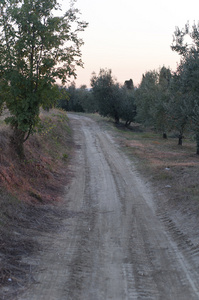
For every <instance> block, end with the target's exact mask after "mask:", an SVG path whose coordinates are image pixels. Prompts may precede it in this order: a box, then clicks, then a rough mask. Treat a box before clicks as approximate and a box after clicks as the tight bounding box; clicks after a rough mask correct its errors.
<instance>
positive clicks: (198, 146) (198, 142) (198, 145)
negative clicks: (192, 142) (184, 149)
mask: <svg viewBox="0 0 199 300" xmlns="http://www.w3.org/2000/svg"><path fill="white" fill-rule="evenodd" d="M196 154H198V155H199V133H197V134H196Z"/></svg>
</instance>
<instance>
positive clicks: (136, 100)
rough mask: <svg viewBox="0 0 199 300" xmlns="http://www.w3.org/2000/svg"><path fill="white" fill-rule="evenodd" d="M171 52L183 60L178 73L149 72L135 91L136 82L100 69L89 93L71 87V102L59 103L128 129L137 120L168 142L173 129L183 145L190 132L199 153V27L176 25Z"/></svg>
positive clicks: (164, 70) (83, 88)
mask: <svg viewBox="0 0 199 300" xmlns="http://www.w3.org/2000/svg"><path fill="white" fill-rule="evenodd" d="M188 38H189V40H188ZM171 49H172V50H173V51H176V52H177V53H178V54H179V55H180V57H181V59H180V63H179V64H178V66H177V69H176V71H175V72H172V71H171V70H170V68H166V67H165V66H163V67H161V68H160V69H159V70H152V71H147V72H146V73H145V74H143V76H142V80H141V83H140V84H139V85H138V86H137V87H135V86H134V84H133V80H132V79H130V80H126V81H125V82H124V84H122V85H121V84H119V83H118V82H117V80H116V79H115V78H114V76H113V75H112V71H111V70H107V69H101V70H100V72H99V74H96V73H93V74H92V77H91V87H92V88H91V89H90V90H87V89H86V87H85V86H82V87H81V88H80V89H76V88H75V85H74V84H73V85H71V86H70V87H69V88H68V89H67V91H68V94H69V95H70V97H71V100H70V101H69V102H67V103H66V102H65V104H64V105H65V107H64V106H63V103H64V102H63V103H62V104H61V102H59V105H61V106H62V107H63V108H65V109H66V110H74V111H82V112H99V114H100V115H102V116H108V117H112V118H113V119H114V120H115V122H116V123H118V122H119V121H120V120H123V121H124V122H125V125H126V126H129V125H130V123H131V122H135V121H136V122H139V123H141V124H143V125H144V126H146V127H152V128H154V130H156V131H157V132H161V133H162V135H163V137H164V138H167V135H168V133H169V132H171V131H173V132H175V134H176V136H177V137H178V144H179V145H182V142H183V137H184V134H185V132H189V133H191V134H192V136H193V137H194V138H195V140H196V147H197V149H196V153H197V154H199V25H196V24H194V25H193V26H190V25H189V24H188V23H187V24H186V25H185V27H184V28H182V29H179V28H178V27H177V28H176V30H175V32H174V39H173V43H172V45H171Z"/></svg>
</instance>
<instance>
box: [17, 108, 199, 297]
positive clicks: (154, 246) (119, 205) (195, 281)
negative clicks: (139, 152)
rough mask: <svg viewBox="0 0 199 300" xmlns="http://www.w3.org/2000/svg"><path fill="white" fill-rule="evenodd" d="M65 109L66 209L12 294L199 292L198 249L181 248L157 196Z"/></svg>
mask: <svg viewBox="0 0 199 300" xmlns="http://www.w3.org/2000/svg"><path fill="white" fill-rule="evenodd" d="M69 117H70V122H71V125H72V127H73V129H74V139H75V155H74V157H73V158H72V161H71V169H72V171H73V179H72V181H71V183H70V184H69V186H68V187H67V190H66V202H65V203H64V204H63V203H62V205H66V206H67V209H68V212H69V213H70V217H68V216H67V218H66V219H65V220H64V221H63V224H62V226H61V229H60V230H59V232H57V233H52V234H45V235H44V234H43V235H42V236H41V238H40V243H41V244H42V245H46V247H45V248H44V251H43V252H42V253H41V254H40V255H38V257H36V258H34V261H33V264H34V265H35V266H36V269H37V271H36V272H35V274H34V279H35V283H34V284H32V285H31V286H30V287H29V288H28V289H27V290H26V291H25V292H24V294H23V295H21V296H20V297H19V298H18V299H19V300H66V299H67V300H70V299H71V300H105V299H113V300H123V299H147V300H149V299H161V300H167V299H171V300H176V299H179V300H191V299H199V256H198V252H197V253H196V254H195V256H194V255H193V253H192V254H190V252H189V248H188V247H189V246H188V245H187V248H186V246H185V247H184V249H183V250H182V249H181V247H180V246H179V241H177V240H175V238H174V235H173V234H172V230H169V229H168V226H165V222H164V218H163V217H162V216H163V215H164V213H165V212H164V211H163V212H162V216H161V212H160V211H159V210H158V213H157V202H158V199H155V197H157V196H155V195H154V194H153V192H152V190H151V189H150V187H149V186H148V185H147V184H145V182H144V181H143V180H142V178H141V177H140V176H139V174H138V172H137V171H136V169H135V167H134V166H133V163H132V162H131V161H130V160H129V159H128V158H127V157H126V156H125V155H124V154H123V153H122V152H121V150H120V149H119V147H118V146H117V144H116V143H115V142H114V140H113V138H112V137H111V136H110V135H109V133H108V132H107V131H106V130H103V129H101V128H100V127H99V126H98V124H97V123H96V122H95V121H93V120H91V119H89V118H87V117H85V116H79V115H73V114H69ZM165 209H166V207H165ZM167 213H168V212H167ZM185 244H186V243H185Z"/></svg>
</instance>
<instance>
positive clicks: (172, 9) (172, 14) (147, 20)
mask: <svg viewBox="0 0 199 300" xmlns="http://www.w3.org/2000/svg"><path fill="white" fill-rule="evenodd" d="M62 3H65V4H63V10H65V9H64V8H65V7H66V9H67V8H68V1H67V4H66V1H62ZM75 7H77V8H78V9H79V10H80V11H81V14H82V20H85V21H86V22H88V23H89V26H88V27H87V28H86V30H85V31H84V32H83V33H82V34H81V37H82V38H83V40H84V43H85V44H84V45H83V46H82V48H81V50H82V60H83V62H84V69H81V68H78V69H77V76H78V78H77V80H76V86H77V87H79V86H80V85H82V84H86V85H87V86H88V87H89V85H90V78H91V74H92V72H93V71H94V72H96V73H97V74H98V73H99V70H100V68H107V69H111V70H112V74H113V76H115V77H116V79H117V81H118V82H119V83H124V81H125V80H129V79H130V78H131V79H132V80H133V82H134V84H135V85H138V84H139V83H140V82H141V79H142V74H144V73H145V72H146V71H150V70H154V69H155V70H158V69H159V68H160V67H162V66H163V65H164V66H165V67H170V68H171V69H172V70H173V71H174V70H175V69H176V66H177V62H179V60H180V57H179V55H178V54H177V53H174V52H173V51H172V50H171V48H170V46H171V44H172V41H173V33H174V31H175V27H176V26H178V27H180V28H182V27H184V25H185V23H186V22H187V21H189V23H190V25H192V24H193V22H194V21H196V23H198V21H199V1H198V0H189V1H182V0H167V1H160V0H150V1H149V0H137V1H135V0H134V1H133V0H77V2H76V5H75Z"/></svg>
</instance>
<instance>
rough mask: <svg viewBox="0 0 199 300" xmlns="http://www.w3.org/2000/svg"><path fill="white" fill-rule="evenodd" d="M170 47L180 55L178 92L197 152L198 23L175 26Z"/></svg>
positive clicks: (198, 94) (198, 143) (198, 111)
mask: <svg viewBox="0 0 199 300" xmlns="http://www.w3.org/2000/svg"><path fill="white" fill-rule="evenodd" d="M187 38H189V42H187ZM190 40H191V42H190ZM171 48H172V50H173V51H176V52H177V53H179V54H180V55H181V62H180V65H179V68H178V69H179V75H180V82H181V84H180V92H181V94H182V97H183V99H186V102H185V103H186V105H185V108H186V109H185V111H184V114H185V115H186V118H188V119H189V121H190V124H191V129H192V131H193V132H194V134H195V137H196V144H197V151H196V152H197V154H199V126H198V124H199V109H198V107H199V85H198V82H199V25H196V24H194V25H193V26H191V27H190V26H189V24H188V23H187V24H186V25H185V27H184V28H182V29H179V28H178V27H177V28H176V30H175V32H174V40H173V44H172V46H171ZM187 108H188V109H187Z"/></svg>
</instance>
